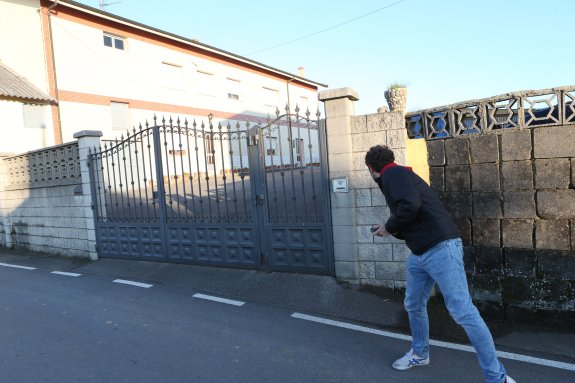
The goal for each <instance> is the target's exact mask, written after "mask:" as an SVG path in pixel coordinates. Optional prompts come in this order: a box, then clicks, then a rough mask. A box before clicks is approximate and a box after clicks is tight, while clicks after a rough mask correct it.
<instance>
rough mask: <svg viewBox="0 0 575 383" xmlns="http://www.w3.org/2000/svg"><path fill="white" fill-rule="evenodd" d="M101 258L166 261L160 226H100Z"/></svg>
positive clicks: (104, 224) (103, 224) (99, 250)
mask: <svg viewBox="0 0 575 383" xmlns="http://www.w3.org/2000/svg"><path fill="white" fill-rule="evenodd" d="M98 231H99V233H98V237H99V238H98V246H99V249H98V253H99V256H101V257H104V258H106V257H113V258H127V259H140V260H158V261H162V260H165V257H164V256H163V252H162V236H161V232H160V227H159V225H153V226H149V225H148V226H145V225H121V224H118V223H111V224H106V223H100V224H98Z"/></svg>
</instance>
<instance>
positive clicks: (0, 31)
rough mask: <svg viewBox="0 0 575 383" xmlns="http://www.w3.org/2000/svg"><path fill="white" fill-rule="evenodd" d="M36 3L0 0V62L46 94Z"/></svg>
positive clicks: (38, 3) (35, 0)
mask: <svg viewBox="0 0 575 383" xmlns="http://www.w3.org/2000/svg"><path fill="white" fill-rule="evenodd" d="M39 8H40V1H39V0H2V1H0V36H2V38H0V59H1V60H2V61H3V62H4V63H5V64H6V65H8V66H9V67H10V68H12V69H13V70H15V71H17V72H18V73H19V74H21V75H22V76H24V77H26V78H27V79H28V80H29V81H30V82H31V83H32V84H34V85H35V86H36V87H38V88H39V89H40V90H42V91H43V92H45V93H47V94H49V91H48V81H47V77H46V76H47V75H46V59H45V56H44V43H43V40H42V22H41V16H40V13H39V12H38V9H39Z"/></svg>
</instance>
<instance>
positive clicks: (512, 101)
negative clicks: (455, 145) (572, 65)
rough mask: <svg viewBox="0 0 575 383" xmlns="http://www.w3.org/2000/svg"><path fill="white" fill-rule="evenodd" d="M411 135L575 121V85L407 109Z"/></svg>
mask: <svg viewBox="0 0 575 383" xmlns="http://www.w3.org/2000/svg"><path fill="white" fill-rule="evenodd" d="M405 124H406V129H407V132H408V136H409V138H425V139H427V140H434V139H441V138H447V137H456V136H461V135H464V134H476V133H487V132H492V131H499V130H504V129H514V128H518V129H524V128H532V127H539V126H557V125H568V124H575V86H565V87H559V88H551V89H542V90H535V91H523V92H516V93H508V94H503V95H500V96H495V97H490V98H484V99H479V100H470V101H465V102H461V103H457V104H452V105H446V106H441V107H437V108H432V109H424V110H420V111H417V112H411V113H407V115H406V116H405Z"/></svg>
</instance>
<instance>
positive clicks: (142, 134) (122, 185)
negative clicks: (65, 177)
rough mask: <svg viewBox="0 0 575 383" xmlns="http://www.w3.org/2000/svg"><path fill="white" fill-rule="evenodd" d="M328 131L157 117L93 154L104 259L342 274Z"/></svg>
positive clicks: (302, 119) (295, 119)
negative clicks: (335, 250)
mask: <svg viewBox="0 0 575 383" xmlns="http://www.w3.org/2000/svg"><path fill="white" fill-rule="evenodd" d="M323 126H324V125H322V124H318V121H317V120H312V119H310V115H309V113H308V114H307V115H306V116H300V115H299V114H298V113H297V109H296V114H295V115H290V114H287V115H285V116H279V112H278V113H277V114H276V118H275V119H273V120H271V119H268V120H267V121H266V123H262V124H250V123H243V124H240V123H236V124H235V125H230V124H229V123H228V124H227V125H221V124H217V125H214V124H213V123H212V116H211V115H210V116H209V119H208V123H207V124H204V123H203V122H202V123H200V124H196V122H195V121H194V122H192V123H191V124H188V122H187V121H180V120H176V121H173V120H171V119H170V120H168V121H166V120H162V121H161V122H159V121H157V120H156V119H154V124H153V125H152V126H148V125H146V126H145V127H142V126H140V127H139V129H138V130H136V129H134V130H133V132H132V133H128V134H127V135H126V136H125V137H121V138H120V140H116V141H114V142H111V143H110V142H106V143H104V147H103V148H94V151H93V153H92V154H91V156H90V159H91V160H90V174H91V179H92V185H91V187H92V195H93V201H94V209H95V213H96V214H95V216H96V237H97V242H98V249H97V250H98V254H99V255H100V256H101V257H115V258H127V259H139V260H154V261H167V262H178V263H191V264H199V265H212V266H217V265H220V266H230V267H241V268H251V269H268V270H279V271H292V272H304V273H316V274H333V256H332V249H331V226H330V225H331V224H330V216H329V214H328V212H329V199H328V196H329V193H328V189H327V168H326V167H325V164H326V156H325V146H324V142H325V134H324V132H323V131H322V129H323Z"/></svg>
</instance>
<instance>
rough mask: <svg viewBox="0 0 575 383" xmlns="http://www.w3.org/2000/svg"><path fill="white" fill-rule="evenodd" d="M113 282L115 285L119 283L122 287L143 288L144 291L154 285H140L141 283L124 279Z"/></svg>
mask: <svg viewBox="0 0 575 383" xmlns="http://www.w3.org/2000/svg"><path fill="white" fill-rule="evenodd" d="M114 282H116V283H121V284H124V285H130V286H136V287H143V288H145V289H149V288H150V287H152V286H154V285H150V284H148V283H142V282H134V281H127V280H125V279H115V280H114Z"/></svg>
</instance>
